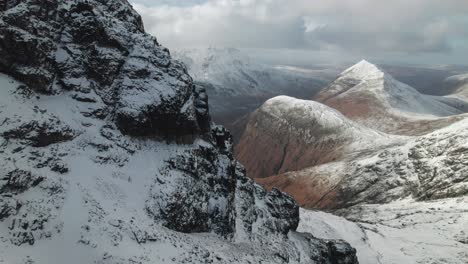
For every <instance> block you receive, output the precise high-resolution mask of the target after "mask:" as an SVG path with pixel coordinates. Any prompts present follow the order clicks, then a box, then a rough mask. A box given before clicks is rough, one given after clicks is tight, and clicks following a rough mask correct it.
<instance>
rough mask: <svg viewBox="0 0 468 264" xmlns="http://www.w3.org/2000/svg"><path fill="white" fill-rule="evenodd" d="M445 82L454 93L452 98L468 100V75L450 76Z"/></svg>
mask: <svg viewBox="0 0 468 264" xmlns="http://www.w3.org/2000/svg"><path fill="white" fill-rule="evenodd" d="M444 82H445V84H446V85H447V86H449V87H450V88H451V90H452V91H453V92H452V96H454V97H461V98H462V99H464V100H468V73H466V74H458V75H454V76H450V77H448V78H447V79H445V81H444Z"/></svg>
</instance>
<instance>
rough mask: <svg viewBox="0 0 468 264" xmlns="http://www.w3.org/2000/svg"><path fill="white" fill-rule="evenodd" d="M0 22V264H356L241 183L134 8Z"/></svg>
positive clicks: (225, 145) (25, 7)
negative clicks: (304, 231) (299, 226)
mask: <svg viewBox="0 0 468 264" xmlns="http://www.w3.org/2000/svg"><path fill="white" fill-rule="evenodd" d="M0 9H1V10H2V13H1V14H0V72H2V74H1V75H0V87H1V89H0V167H1V170H0V171H1V173H0V174H1V175H0V262H7V263H199V262H200V263H201V262H203V263H206V262H216V263H234V262H235V263H252V262H254V263H257V262H260V261H264V262H268V263H357V259H356V254H355V253H356V252H355V250H354V249H353V248H351V247H350V246H349V244H347V243H345V242H343V241H338V240H321V239H317V238H314V237H312V236H311V235H308V234H301V233H297V232H295V230H296V228H297V226H298V221H299V208H298V206H297V204H296V202H295V201H294V200H293V199H292V198H291V197H290V196H288V195H286V194H284V193H281V192H279V191H277V190H274V191H272V192H266V191H265V190H264V189H263V188H261V187H260V186H259V185H256V184H255V183H253V182H252V180H250V179H248V178H247V177H246V175H245V170H244V169H243V167H242V166H241V165H240V164H239V163H238V162H237V161H236V160H235V159H234V158H233V154H232V153H233V151H232V140H231V136H230V135H229V132H227V131H226V130H225V129H224V128H222V127H219V126H215V125H213V124H210V117H209V113H208V105H207V96H206V93H205V91H204V90H203V88H201V87H198V86H196V85H194V84H193V83H192V79H191V77H190V76H189V75H188V74H187V71H186V69H185V66H184V65H183V64H181V63H179V62H177V61H175V60H173V59H171V57H170V54H169V51H168V50H167V49H166V48H164V47H162V46H160V45H159V44H158V42H157V41H156V39H155V38H154V37H152V36H150V35H148V34H146V33H145V32H144V29H143V25H142V22H141V19H140V17H139V15H138V14H136V13H135V11H133V9H132V7H131V6H130V5H129V4H128V3H127V2H126V1H123V0H111V1H101V0H90V1H78V0H76V1H49V0H23V1H21V0H12V1H2V2H1V3H0ZM163 140H165V141H166V142H163ZM182 143H183V144H182ZM51 248H53V249H54V251H53V252H51V251H50V249H51Z"/></svg>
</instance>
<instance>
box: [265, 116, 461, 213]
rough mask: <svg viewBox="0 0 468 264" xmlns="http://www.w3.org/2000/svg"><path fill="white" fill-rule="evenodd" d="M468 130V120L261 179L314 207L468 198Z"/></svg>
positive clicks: (302, 203)
mask: <svg viewBox="0 0 468 264" xmlns="http://www.w3.org/2000/svg"><path fill="white" fill-rule="evenodd" d="M467 128H468V119H465V120H463V121H460V122H458V123H455V124H453V125H450V126H448V127H446V128H444V129H441V130H437V131H435V132H433V133H430V134H427V135H425V136H420V137H414V138H410V139H409V140H407V141H406V142H405V143H404V144H402V145H396V146H388V147H384V146H381V147H379V148H376V149H374V150H370V151H369V152H367V153H365V155H360V156H357V157H356V156H355V157H354V158H353V159H343V160H341V161H335V162H329V163H325V164H322V165H319V166H311V167H310V168H307V169H304V170H299V171H294V172H289V173H286V174H282V175H277V176H273V177H270V178H267V179H263V180H262V181H261V183H263V184H265V185H266V186H267V187H270V188H271V187H280V189H281V190H283V191H286V192H289V193H290V194H291V195H293V196H294V197H295V198H296V199H297V200H298V201H299V203H300V204H301V205H303V206H306V207H309V208H327V209H337V208H347V207H349V206H352V205H355V204H361V203H387V202H391V201H394V200H397V199H401V198H406V197H412V198H414V199H417V200H432V199H442V198H449V197H459V196H464V195H467V194H468V179H467V178H466V173H467V170H466V154H467V146H466V144H467V143H466V142H467V138H468V129H467ZM299 186H300V187H301V189H302V190H304V192H301V189H299V188H298V187H299Z"/></svg>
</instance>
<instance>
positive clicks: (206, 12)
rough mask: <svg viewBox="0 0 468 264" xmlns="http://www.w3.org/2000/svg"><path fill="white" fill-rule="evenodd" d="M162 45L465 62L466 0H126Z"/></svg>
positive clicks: (467, 52) (302, 55)
mask: <svg viewBox="0 0 468 264" xmlns="http://www.w3.org/2000/svg"><path fill="white" fill-rule="evenodd" d="M132 2H133V4H134V7H135V9H136V10H137V11H138V12H140V14H141V15H142V16H143V19H144V22H145V27H146V29H147V30H148V31H149V32H150V33H152V34H154V35H155V36H156V37H157V38H158V39H159V41H160V42H161V43H162V44H163V45H165V46H168V47H169V48H184V47H207V46H214V47H237V48H243V49H249V50H255V51H259V53H260V51H262V53H264V54H268V56H275V55H274V54H277V56H278V57H281V56H289V57H291V56H293V57H294V56H295V57H297V59H304V58H305V57H306V58H307V59H309V58H310V59H311V60H314V59H315V60H331V61H333V60H337V61H339V60H355V59H360V58H366V59H371V60H378V61H380V62H404V63H414V64H418V63H428V64H468V0H392V1H389V0H133V1H132Z"/></svg>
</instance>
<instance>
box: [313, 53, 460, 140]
mask: <svg viewBox="0 0 468 264" xmlns="http://www.w3.org/2000/svg"><path fill="white" fill-rule="evenodd" d="M315 100H317V101H319V102H322V103H324V104H327V105H329V106H331V107H333V108H336V109H337V110H339V111H340V112H342V113H343V114H344V115H346V116H348V117H349V118H351V119H353V120H356V121H358V122H359V123H362V124H364V125H366V126H369V127H372V128H375V129H378V130H381V131H385V132H391V133H397V134H420V133H423V132H430V131H432V130H434V129H437V128H441V127H443V126H445V125H447V124H450V123H453V122H454V121H457V120H458V119H457V118H453V117H452V116H454V115H458V114H462V113H465V112H466V111H467V110H468V103H467V102H466V101H464V100H461V99H458V98H453V97H441V96H429V95H424V94H421V93H419V92H418V91H416V90H415V89H414V88H412V87H410V86H408V85H406V84H404V83H401V82H399V81H397V80H395V79H394V78H393V77H392V76H390V75H389V74H387V73H385V72H384V71H383V70H381V69H380V68H378V67H377V66H375V65H373V64H371V63H369V62H367V61H365V60H363V61H361V62H359V63H357V64H356V65H354V66H352V67H350V68H348V69H347V70H345V71H344V72H343V73H341V74H340V76H339V77H338V78H337V79H336V80H335V81H334V82H333V83H332V84H330V85H329V86H328V87H327V88H325V89H324V90H322V91H321V92H320V93H319V94H318V95H317V96H316V97H315ZM423 122H424V123H425V124H427V123H430V124H429V125H426V126H423V125H421V123H423ZM408 127H411V128H414V130H416V131H413V133H411V131H408ZM421 127H426V128H425V129H423V130H422V131H418V130H421Z"/></svg>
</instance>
